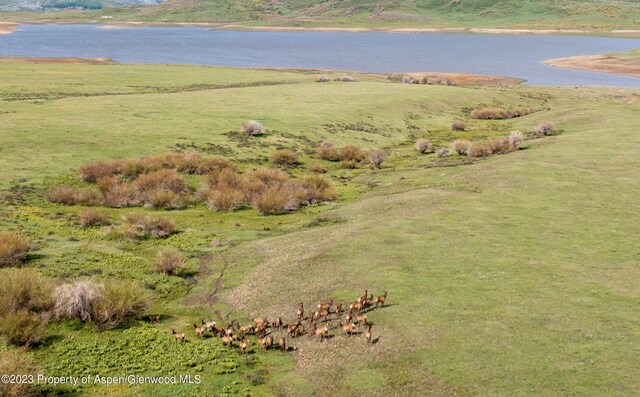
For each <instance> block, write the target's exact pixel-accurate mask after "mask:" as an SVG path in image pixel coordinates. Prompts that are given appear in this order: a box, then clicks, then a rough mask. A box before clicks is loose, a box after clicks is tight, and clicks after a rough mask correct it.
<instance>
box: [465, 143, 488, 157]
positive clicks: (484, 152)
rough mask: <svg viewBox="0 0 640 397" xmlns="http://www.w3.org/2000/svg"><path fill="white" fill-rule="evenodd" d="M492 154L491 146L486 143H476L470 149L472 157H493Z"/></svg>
mask: <svg viewBox="0 0 640 397" xmlns="http://www.w3.org/2000/svg"><path fill="white" fill-rule="evenodd" d="M491 153H492V151H491V146H490V145H489V144H488V143H484V142H477V143H474V144H473V145H471V149H469V156H471V157H486V156H491Z"/></svg>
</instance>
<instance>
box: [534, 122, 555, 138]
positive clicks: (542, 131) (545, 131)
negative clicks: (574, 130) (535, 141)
mask: <svg viewBox="0 0 640 397" xmlns="http://www.w3.org/2000/svg"><path fill="white" fill-rule="evenodd" d="M554 132H556V126H555V124H553V123H552V122H549V121H545V122H543V123H540V124H538V125H537V126H536V128H535V129H534V130H533V133H534V135H535V136H536V137H542V136H546V135H551V134H553V133H554Z"/></svg>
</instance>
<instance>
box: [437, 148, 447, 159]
mask: <svg viewBox="0 0 640 397" xmlns="http://www.w3.org/2000/svg"><path fill="white" fill-rule="evenodd" d="M448 155H449V149H447V148H446V147H443V148H440V150H438V157H447V156H448Z"/></svg>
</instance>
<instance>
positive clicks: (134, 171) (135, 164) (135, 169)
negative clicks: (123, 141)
mask: <svg viewBox="0 0 640 397" xmlns="http://www.w3.org/2000/svg"><path fill="white" fill-rule="evenodd" d="M146 171H149V170H147V169H145V166H144V164H143V163H142V160H123V161H122V163H121V172H122V176H124V177H125V178H127V179H136V178H137V177H138V175H140V174H142V173H144V172H146ZM99 182H100V180H99V179H98V183H99Z"/></svg>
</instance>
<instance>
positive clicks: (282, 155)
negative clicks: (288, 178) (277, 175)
mask: <svg viewBox="0 0 640 397" xmlns="http://www.w3.org/2000/svg"><path fill="white" fill-rule="evenodd" d="M269 160H271V162H272V163H273V164H276V165H279V166H281V167H293V166H294V165H296V164H298V154H297V153H296V152H294V151H293V150H291V149H279V150H276V151H275V152H273V153H272V154H271V156H270V157H269Z"/></svg>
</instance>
